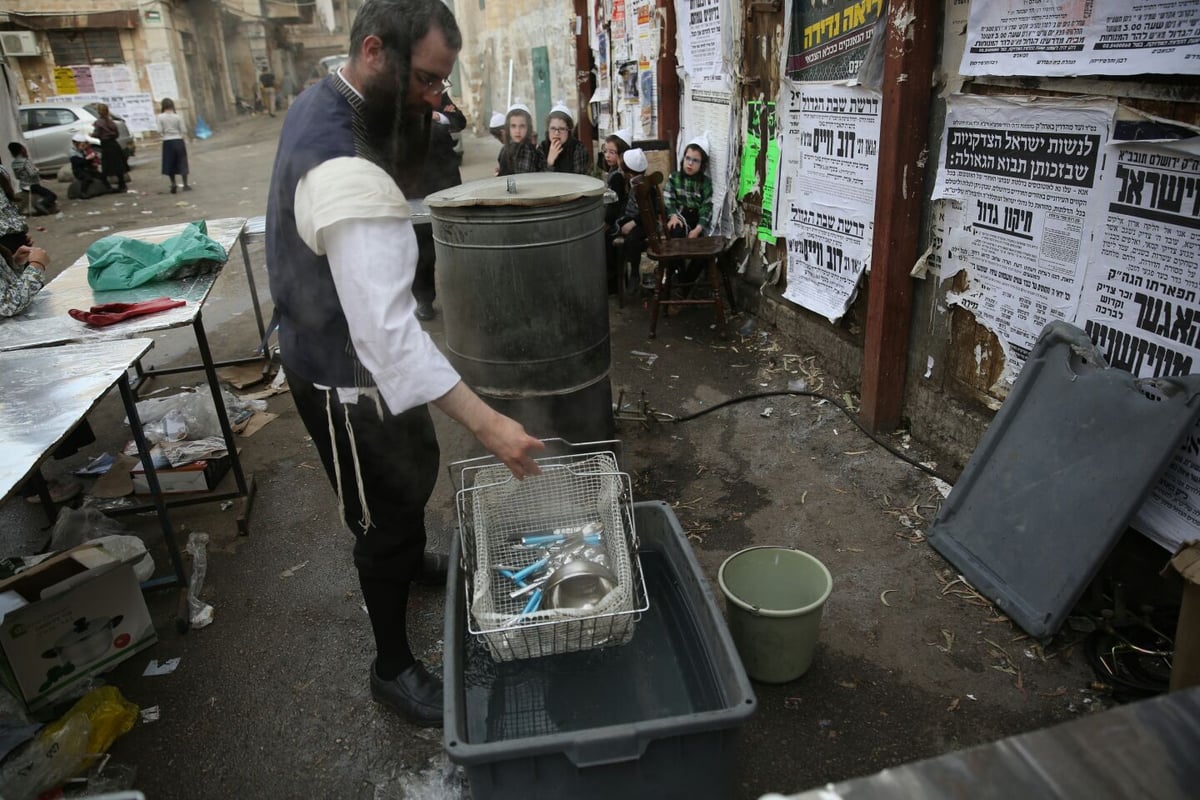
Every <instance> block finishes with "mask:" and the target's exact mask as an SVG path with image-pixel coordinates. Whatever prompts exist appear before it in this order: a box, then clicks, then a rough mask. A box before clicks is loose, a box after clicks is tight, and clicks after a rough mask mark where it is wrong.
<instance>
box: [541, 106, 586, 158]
mask: <svg viewBox="0 0 1200 800" xmlns="http://www.w3.org/2000/svg"><path fill="white" fill-rule="evenodd" d="M538 150H540V151H541V153H542V157H543V158H545V159H546V171H547V172H573V173H575V174H577V175H587V174H588V172H590V171H591V165H590V164H588V154H587V148H585V147H584V146H583V143H582V142H580V141H579V140H578V139H576V138H575V118H574V117H572V116H571V110H570V109H569V108H567V106H566V105H565V104H564V103H563V102H562V101H561V100H560V101H558V103H557V104H555V106H554V108H552V109H550V114H549V116H548V117H547V118H546V140H545V141H544V142H542V143H541V144H539V145H538Z"/></svg>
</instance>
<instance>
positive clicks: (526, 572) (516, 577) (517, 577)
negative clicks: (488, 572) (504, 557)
mask: <svg viewBox="0 0 1200 800" xmlns="http://www.w3.org/2000/svg"><path fill="white" fill-rule="evenodd" d="M549 563H550V556H546V557H545V558H541V559H538V560H537V561H535V562H533V563H532V564H530V565H529V566H528V567H525V568H524V569H522V570H520V571H519V572H514V573H513V574H512V575H511V576H509V577H510V578H511V579H512V580H513V581H516V582H518V583H519V582H521V581H523V580H525V579H526V578H528V577H529V576H530V575H532V574H533V573H535V572H537V571H538V570H539V569H542V568H544V567H545V566H546V565H547V564H549Z"/></svg>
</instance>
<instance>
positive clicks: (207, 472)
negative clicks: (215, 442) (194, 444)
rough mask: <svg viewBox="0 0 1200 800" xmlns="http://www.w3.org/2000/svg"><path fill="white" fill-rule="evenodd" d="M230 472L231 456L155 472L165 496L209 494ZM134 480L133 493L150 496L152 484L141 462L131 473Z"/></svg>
mask: <svg viewBox="0 0 1200 800" xmlns="http://www.w3.org/2000/svg"><path fill="white" fill-rule="evenodd" d="M228 471H229V456H227V455H224V456H220V457H219V458H210V459H206V460H204V461H193V462H192V463H191V464H184V465H183V466H182V467H168V468H166V469H159V470H155V474H156V475H157V476H158V485H159V486H161V487H162V490H163V494H178V493H180V492H208V491H212V490H213V489H215V488H217V484H218V483H220V482H221V478H224V477H225V473H226V472H228ZM129 474H130V476H131V477H132V478H133V491H134V492H136V493H137V494H150V483H149V482H148V481H147V480H146V473H145V471H144V470H143V469H142V463H141V462H140V461H139V462H138V464H137V466H135V467H134V468H133V469H132V470H130V472H129Z"/></svg>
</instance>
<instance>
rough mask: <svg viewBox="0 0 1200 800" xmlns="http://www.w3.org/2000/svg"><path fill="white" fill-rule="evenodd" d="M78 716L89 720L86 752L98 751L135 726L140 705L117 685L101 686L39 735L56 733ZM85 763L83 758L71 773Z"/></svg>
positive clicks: (87, 753)
mask: <svg viewBox="0 0 1200 800" xmlns="http://www.w3.org/2000/svg"><path fill="white" fill-rule="evenodd" d="M76 717H82V718H83V719H86V720H87V721H88V739H87V748H86V750H85V751H84V755H85V756H86V755H99V754H100V753H107V752H108V748H110V747H112V743H113V742H115V741H116V740H117V737H118V736H120V735H121V734H123V733H128V732H129V730H130V729H131V728H133V723H134V722H136V721H137V718H138V707H137V706H136V705H134V704H133V703H131V702H129V701H128V700H126V699H125V697H124V696H123V695H122V694H121V691H120V690H119V689H118V688H117V687H115V686H101V687H100V688H98V689H93V690H92V691H90V692H88V693H87V694H85V695H84V696H83V697H81V698H79V701H78V702H77V703H75V705H73V706H71V710H70V711H68V712H67V713H66V714H63V716H62V718H60V719H59V720H58V721H57V722H52V723H51V724H49V725H47V726H46V727H45V728H44V729H43V730H42V732H41V733H39V734H38V738H39V739H40V738H42V736H43V735H53V734H54V733H55V732H56V731H57V730H59V729H62V728H65V727H66V726H67V725H69V724H70V723H71V721H72V720H73V719H75V718H76ZM85 766H87V765H85V764H84V763H83V761H82V759H81V760H80V762H79V764H78V765H77V766H76V768H75V771H74V772H72V773H71V774H72V775H74V774H75V772H79V771H80V770H81V769H83V768H84V767H85Z"/></svg>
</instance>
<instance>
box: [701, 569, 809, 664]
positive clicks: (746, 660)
mask: <svg viewBox="0 0 1200 800" xmlns="http://www.w3.org/2000/svg"><path fill="white" fill-rule="evenodd" d="M717 580H718V582H719V583H720V584H721V591H722V592H724V593H725V600H726V608H727V610H728V614H727V616H728V618H729V619H728V622H729V632H730V633H731V634H732V635H733V643H734V644H735V645H736V646H737V650H738V654H739V655H740V656H741V657H742V664H743V665H744V666H745V667H746V673H747V674H748V675H749V676H750V677H751V678H753V679H754V680H756V681H761V682H763V683H787V682H788V681H794V680H795V679H796V678H799V677H800V676H801V675H803V674H804V673H805V672H806V671H807V670H808V667H809V665H810V664H812V659H813V652H814V651H815V650H816V647H817V631H818V629H819V628H820V626H821V609H823V608H824V607H825V601H826V600H827V599H828V598H829V592H830V591H831V590H832V589H833V577H832V576H831V575H830V574H829V570H828V569H826V568H825V565H824V564H822V563H821V562H820V561H818V560H817V559H815V558H813V557H812V556H810V555H809V554H808V553H805V552H802V551H800V550H792V549H790V548H787V547H750V548H747V549H745V550H741V551H739V552H737V553H734V554H733V555H731V556H730V557H729V558H727V559H725V563H723V564H722V565H721V569H720V571H719V572H718V573H717Z"/></svg>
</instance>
